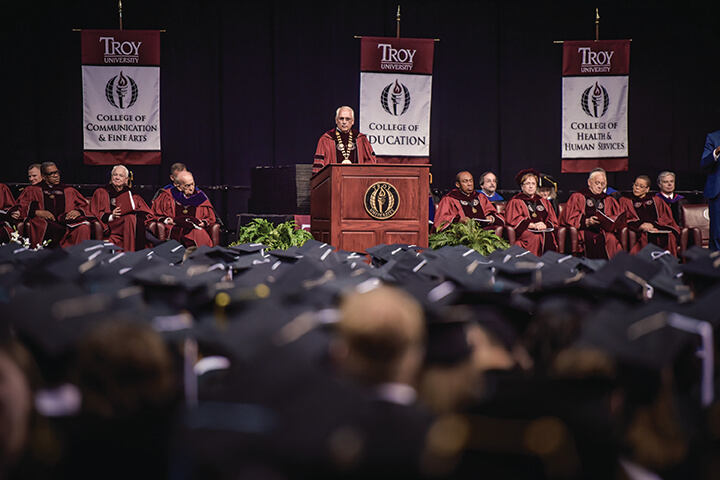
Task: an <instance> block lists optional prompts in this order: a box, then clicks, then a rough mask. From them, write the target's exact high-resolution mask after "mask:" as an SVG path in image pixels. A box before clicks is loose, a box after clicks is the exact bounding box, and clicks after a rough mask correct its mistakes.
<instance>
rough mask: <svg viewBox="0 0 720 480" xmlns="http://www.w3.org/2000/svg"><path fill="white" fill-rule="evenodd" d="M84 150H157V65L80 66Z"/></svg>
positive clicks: (158, 105) (158, 132)
mask: <svg viewBox="0 0 720 480" xmlns="http://www.w3.org/2000/svg"><path fill="white" fill-rule="evenodd" d="M82 79H83V111H84V115H83V118H84V128H83V131H84V134H85V135H84V137H85V142H84V145H85V146H84V148H85V150H160V67H156V66H129V65H122V66H118V67H114V66H112V67H110V66H87V65H84V66H83V67H82Z"/></svg>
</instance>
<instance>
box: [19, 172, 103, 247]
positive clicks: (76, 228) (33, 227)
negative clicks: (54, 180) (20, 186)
mask: <svg viewBox="0 0 720 480" xmlns="http://www.w3.org/2000/svg"><path fill="white" fill-rule="evenodd" d="M18 202H19V203H20V214H21V215H22V216H23V217H25V218H27V219H28V232H27V235H28V237H29V238H30V244H31V245H32V246H33V247H34V246H37V245H40V244H42V242H43V240H50V246H58V245H59V246H61V247H68V246H71V245H76V244H78V243H81V242H83V241H85V240H89V239H90V215H91V214H90V204H89V203H88V201H87V200H86V199H85V197H83V196H82V195H81V194H80V192H78V191H77V190H75V189H74V188H73V187H70V186H68V185H65V184H63V183H61V184H59V185H54V186H51V185H48V184H47V183H45V182H40V183H38V184H37V185H30V186H29V187H27V188H25V190H23V192H22V193H21V194H20V197H19V198H18ZM37 210H47V211H49V212H51V213H52V214H53V215H55V220H45V219H44V218H40V217H38V216H36V215H35V212H36V211H37ZM72 210H77V211H78V212H80V217H79V218H76V219H74V220H67V219H66V218H65V215H66V214H67V213H68V212H70V211H72Z"/></svg>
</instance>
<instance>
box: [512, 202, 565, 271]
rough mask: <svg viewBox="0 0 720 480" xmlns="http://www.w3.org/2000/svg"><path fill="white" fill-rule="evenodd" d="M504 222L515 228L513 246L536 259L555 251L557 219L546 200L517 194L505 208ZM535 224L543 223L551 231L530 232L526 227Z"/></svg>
mask: <svg viewBox="0 0 720 480" xmlns="http://www.w3.org/2000/svg"><path fill="white" fill-rule="evenodd" d="M505 221H506V222H507V224H508V225H511V226H512V227H513V228H515V245H520V246H521V247H523V248H524V249H525V250H527V251H529V252H530V253H533V254H535V255H537V256H538V257H539V256H541V255H542V254H543V253H545V252H547V251H548V250H551V251H553V252H556V251H557V249H558V248H557V242H556V241H555V229H556V228H557V227H558V219H557V216H556V215H555V209H553V206H552V204H551V203H550V202H549V201H547V200H546V199H544V198H542V197H540V196H539V195H537V194H536V195H533V196H532V197H530V196H528V195H526V194H524V193H522V192H521V193H518V194H517V195H515V196H514V197H513V198H511V199H510V201H509V202H508V204H507V205H506V206H505ZM537 222H543V223H545V225H547V227H548V228H552V229H553V231H552V232H542V233H540V232H532V231H530V229H529V228H528V226H529V225H530V224H531V223H537Z"/></svg>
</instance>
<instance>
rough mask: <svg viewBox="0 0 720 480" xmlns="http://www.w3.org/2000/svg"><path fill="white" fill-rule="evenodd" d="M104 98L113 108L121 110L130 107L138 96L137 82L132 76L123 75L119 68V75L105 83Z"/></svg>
mask: <svg viewBox="0 0 720 480" xmlns="http://www.w3.org/2000/svg"><path fill="white" fill-rule="evenodd" d="M128 89H129V90H130V91H129V92H128ZM128 97H129V98H128ZM105 98H107V101H108V102H110V105H112V106H113V107H115V108H119V109H122V110H124V109H126V108H130V107H132V106H133V105H134V104H135V102H136V101H137V98H138V86H137V83H135V80H133V79H132V77H129V76H126V75H124V74H123V72H122V70H121V71H120V75H115V76H114V77H112V78H111V79H110V80H108V82H107V84H106V85H105Z"/></svg>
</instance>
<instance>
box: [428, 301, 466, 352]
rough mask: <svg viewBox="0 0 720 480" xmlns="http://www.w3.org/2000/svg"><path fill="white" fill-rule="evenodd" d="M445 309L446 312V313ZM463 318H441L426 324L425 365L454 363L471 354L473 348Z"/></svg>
mask: <svg viewBox="0 0 720 480" xmlns="http://www.w3.org/2000/svg"><path fill="white" fill-rule="evenodd" d="M448 313H449V312H447V310H446V314H448ZM467 328H468V327H467V323H466V321H464V320H463V319H453V318H449V319H441V321H435V322H430V323H428V325H427V337H426V342H425V364H426V365H444V366H448V365H455V364H458V363H461V362H463V361H465V360H467V359H468V358H470V356H471V355H472V352H473V348H472V345H470V342H469V339H468V335H467Z"/></svg>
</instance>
